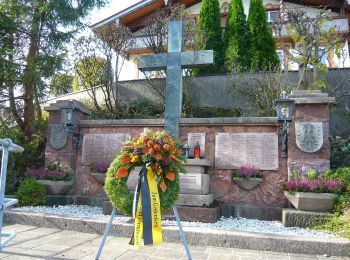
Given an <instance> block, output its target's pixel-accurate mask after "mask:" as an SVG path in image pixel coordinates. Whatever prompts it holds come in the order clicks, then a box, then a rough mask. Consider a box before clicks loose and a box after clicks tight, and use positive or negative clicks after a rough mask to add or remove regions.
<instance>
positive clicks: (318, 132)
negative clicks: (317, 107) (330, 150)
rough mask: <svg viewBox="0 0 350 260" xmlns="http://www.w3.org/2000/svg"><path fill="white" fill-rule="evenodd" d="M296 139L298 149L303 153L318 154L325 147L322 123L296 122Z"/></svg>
mask: <svg viewBox="0 0 350 260" xmlns="http://www.w3.org/2000/svg"><path fill="white" fill-rule="evenodd" d="M295 138H296V144H297V146H298V148H299V149H300V150H302V151H303V152H306V153H314V152H317V151H318V150H320V149H321V147H322V145H323V125H322V122H296V123H295Z"/></svg>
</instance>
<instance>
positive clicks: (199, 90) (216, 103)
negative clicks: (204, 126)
mask: <svg viewBox="0 0 350 260" xmlns="http://www.w3.org/2000/svg"><path fill="white" fill-rule="evenodd" d="M349 74H350V69H334V70H329V72H328V73H327V74H326V80H327V84H328V85H329V89H326V90H324V91H326V92H328V93H329V95H330V96H333V97H335V98H336V106H333V107H332V109H331V112H330V135H332V136H333V135H339V136H343V137H348V136H349V135H350V117H349V112H350V77H349V76H348V75H349ZM263 76H266V74H265V73H262V74H257V73H247V74H245V75H244V76H243V77H244V82H246V83H247V84H246V85H244V86H243V87H246V88H247V89H249V88H256V87H257V85H256V84H257V82H258V81H257V80H255V79H259V78H260V79H261V77H263ZM232 79H233V77H232V75H228V74H221V75H210V76H201V77H197V78H187V79H186V78H185V80H184V82H185V84H187V83H188V84H189V85H190V93H191V98H192V102H193V103H194V104H195V105H197V106H199V107H215V108H239V109H240V110H242V111H243V112H244V114H243V116H258V111H259V109H258V107H257V105H256V103H255V102H252V101H251V100H249V99H248V98H247V95H242V94H239V93H238V94H237V93H236V94H237V95H236V96H235V95H234V93H233V92H232ZM297 81H298V72H288V79H287V80H285V83H286V85H287V86H288V88H289V89H293V87H295V86H296V85H297ZM152 85H153V87H152V86H151V85H150V84H149V83H148V81H146V80H132V81H122V82H120V83H118V95H119V98H121V99H123V100H131V99H135V98H137V97H145V98H147V99H149V100H151V101H153V102H155V101H157V100H159V95H158V94H157V90H155V89H158V90H161V89H163V88H164V85H165V83H164V80H152ZM98 93H99V94H98V98H99V100H101V101H102V100H103V95H102V93H101V92H98ZM69 99H74V100H80V101H81V100H87V99H89V95H88V94H87V93H86V92H85V91H80V92H75V93H71V94H68V95H64V96H60V97H57V98H53V99H51V100H49V101H48V102H47V103H46V104H45V105H49V104H51V103H55V102H56V101H58V100H69Z"/></svg>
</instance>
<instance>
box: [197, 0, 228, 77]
mask: <svg viewBox="0 0 350 260" xmlns="http://www.w3.org/2000/svg"><path fill="white" fill-rule="evenodd" d="M199 38H200V39H202V40H200V41H199V40H198V39H199ZM196 48H197V49H199V50H214V65H213V66H212V67H208V68H200V69H194V74H195V75H198V74H208V73H218V72H223V71H224V57H223V42H222V29H221V16H220V5H219V1H218V0H203V1H202V6H201V10H200V13H199V21H198V35H197V43H196Z"/></svg>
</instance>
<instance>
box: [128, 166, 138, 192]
mask: <svg viewBox="0 0 350 260" xmlns="http://www.w3.org/2000/svg"><path fill="white" fill-rule="evenodd" d="M141 169H142V167H135V168H134V169H133V170H132V171H131V172H130V174H129V178H128V181H127V182H126V186H128V189H129V191H134V190H135V189H136V185H137V180H138V178H139V173H140V171H141Z"/></svg>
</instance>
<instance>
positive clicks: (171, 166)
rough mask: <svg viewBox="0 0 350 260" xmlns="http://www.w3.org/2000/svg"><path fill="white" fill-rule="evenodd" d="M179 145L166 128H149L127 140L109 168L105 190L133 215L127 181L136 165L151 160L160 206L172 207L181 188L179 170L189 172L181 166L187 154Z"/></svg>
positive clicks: (165, 208) (162, 207)
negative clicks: (158, 129) (160, 129)
mask: <svg viewBox="0 0 350 260" xmlns="http://www.w3.org/2000/svg"><path fill="white" fill-rule="evenodd" d="M180 147H181V143H180V142H179V141H178V140H174V139H173V138H172V137H171V136H170V134H168V133H167V132H165V131H161V132H160V131H156V132H154V131H152V130H149V129H145V130H144V131H143V132H142V133H141V134H140V135H139V136H138V137H137V138H135V139H134V140H132V141H130V142H127V143H126V144H125V145H124V147H123V148H122V149H121V152H120V153H119V154H118V155H117V157H116V158H115V159H114V160H113V162H112V163H111V165H110V167H109V168H108V171H107V177H106V181H105V191H106V193H107V195H108V197H109V199H110V200H111V202H112V204H113V206H114V207H115V208H116V209H117V210H118V211H121V212H123V213H124V214H125V215H128V216H131V215H132V204H133V194H131V193H130V192H129V190H128V187H127V185H126V182H127V180H128V177H129V174H130V172H131V171H132V170H133V169H134V168H135V167H137V166H144V165H145V164H148V163H149V165H150V167H151V168H152V170H153V172H154V174H155V176H156V179H157V187H158V192H159V198H160V205H161V210H162V211H164V210H167V209H169V208H171V207H172V206H173V204H174V203H175V201H176V200H177V198H178V194H179V190H180V184H179V173H180V172H182V173H184V172H186V170H185V169H184V168H183V166H182V162H183V161H186V158H185V157H184V156H182V151H181V149H179V148H180Z"/></svg>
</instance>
